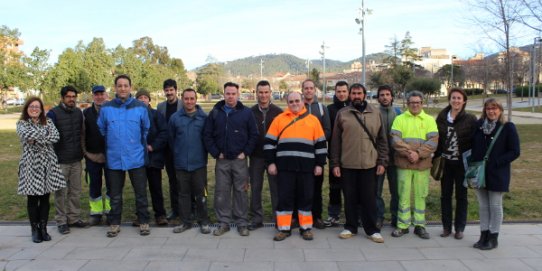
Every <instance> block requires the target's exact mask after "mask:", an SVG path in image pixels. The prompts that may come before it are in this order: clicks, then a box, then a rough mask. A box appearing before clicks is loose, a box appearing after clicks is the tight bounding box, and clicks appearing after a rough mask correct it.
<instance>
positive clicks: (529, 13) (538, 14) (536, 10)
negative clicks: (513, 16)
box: [519, 0, 542, 32]
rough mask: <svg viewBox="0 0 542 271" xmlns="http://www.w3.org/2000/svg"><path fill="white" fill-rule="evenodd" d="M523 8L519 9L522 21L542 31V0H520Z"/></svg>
mask: <svg viewBox="0 0 542 271" xmlns="http://www.w3.org/2000/svg"><path fill="white" fill-rule="evenodd" d="M519 1H520V2H521V3H522V4H523V7H524V8H523V9H522V10H520V11H519V15H520V16H519V18H520V19H521V23H522V24H524V25H525V26H527V27H529V28H532V29H533V30H535V31H537V32H542V0H519Z"/></svg>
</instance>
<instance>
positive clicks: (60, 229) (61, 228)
mask: <svg viewBox="0 0 542 271" xmlns="http://www.w3.org/2000/svg"><path fill="white" fill-rule="evenodd" d="M58 232H59V233H60V234H68V233H70V228H69V227H68V224H62V225H58Z"/></svg>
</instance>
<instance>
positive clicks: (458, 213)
mask: <svg viewBox="0 0 542 271" xmlns="http://www.w3.org/2000/svg"><path fill="white" fill-rule="evenodd" d="M464 178H465V168H464V167H463V165H462V164H461V163H453V162H449V161H448V160H446V161H445V163H444V172H443V176H442V180H441V181H440V188H441V194H440V204H441V210H442V226H443V228H445V229H447V230H450V231H451V230H452V220H453V217H452V195H453V193H454V186H455V203H456V204H455V221H454V227H455V230H456V231H464V230H465V225H466V224H467V207H468V200H467V188H465V187H464V186H463V179H464Z"/></svg>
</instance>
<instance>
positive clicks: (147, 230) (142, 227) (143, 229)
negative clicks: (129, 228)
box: [139, 224, 151, 236]
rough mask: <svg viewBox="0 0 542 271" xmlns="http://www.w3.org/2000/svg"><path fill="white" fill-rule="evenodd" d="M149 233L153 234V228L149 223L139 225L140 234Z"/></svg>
mask: <svg viewBox="0 0 542 271" xmlns="http://www.w3.org/2000/svg"><path fill="white" fill-rule="evenodd" d="M149 234H151V229H150V227H149V224H141V225H139V235H141V236H147V235H149Z"/></svg>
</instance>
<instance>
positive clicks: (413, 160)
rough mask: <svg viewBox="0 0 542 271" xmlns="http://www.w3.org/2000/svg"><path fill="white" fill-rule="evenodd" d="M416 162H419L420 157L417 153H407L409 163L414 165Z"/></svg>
mask: <svg viewBox="0 0 542 271" xmlns="http://www.w3.org/2000/svg"><path fill="white" fill-rule="evenodd" d="M418 160H420V155H419V154H418V152H416V151H409V152H408V161H409V162H410V163H413V164H414V163H416V162H418Z"/></svg>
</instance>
